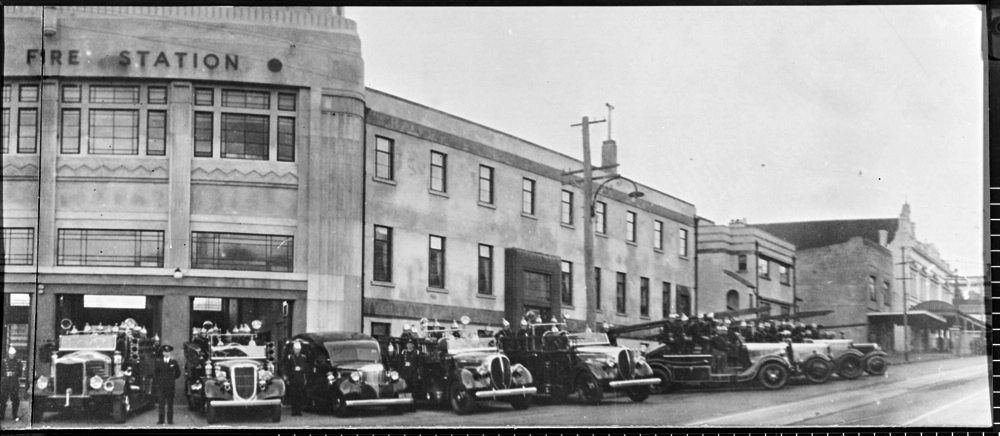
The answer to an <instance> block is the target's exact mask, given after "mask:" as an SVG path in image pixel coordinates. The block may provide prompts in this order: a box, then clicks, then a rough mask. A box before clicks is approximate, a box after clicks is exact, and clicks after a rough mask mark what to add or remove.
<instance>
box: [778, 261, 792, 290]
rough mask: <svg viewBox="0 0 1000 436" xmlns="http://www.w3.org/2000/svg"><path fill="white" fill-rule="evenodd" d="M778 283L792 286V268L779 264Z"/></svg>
mask: <svg viewBox="0 0 1000 436" xmlns="http://www.w3.org/2000/svg"><path fill="white" fill-rule="evenodd" d="M778 283H781V284H783V285H790V284H792V268H791V267H788V266H786V265H783V264H780V263H779V264H778Z"/></svg>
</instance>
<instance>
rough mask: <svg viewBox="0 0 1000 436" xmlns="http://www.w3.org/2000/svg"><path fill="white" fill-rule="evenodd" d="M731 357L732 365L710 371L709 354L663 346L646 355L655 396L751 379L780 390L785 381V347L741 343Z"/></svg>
mask: <svg viewBox="0 0 1000 436" xmlns="http://www.w3.org/2000/svg"><path fill="white" fill-rule="evenodd" d="M735 357H736V359H734V361H735V362H736V363H737V364H736V365H732V366H728V365H727V367H726V368H725V369H724V370H723V371H722V372H713V371H712V355H711V354H700V353H699V354H676V353H674V352H672V351H671V350H670V348H669V347H667V346H666V345H659V346H656V347H653V348H651V349H650V350H649V351H647V352H646V361H647V362H649V366H650V367H651V368H652V369H653V374H654V376H655V377H656V378H658V379H659V380H660V383H659V385H658V386H657V388H656V392H657V393H665V392H669V391H670V390H671V389H673V388H674V387H676V386H677V385H692V384H694V385H712V384H736V383H744V382H752V381H755V380H756V381H757V382H759V383H760V384H761V385H762V386H764V387H765V388H767V389H781V388H782V387H784V386H785V383H787V382H788V377H789V372H790V371H791V368H792V364H791V363H790V362H789V360H788V344H785V343H745V344H743V345H741V346H740V350H739V352H738V353H737V355H736V356H735Z"/></svg>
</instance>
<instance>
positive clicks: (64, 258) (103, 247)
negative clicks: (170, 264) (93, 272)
mask: <svg viewBox="0 0 1000 436" xmlns="http://www.w3.org/2000/svg"><path fill="white" fill-rule="evenodd" d="M56 265H59V266H118V267H149V268H162V267H163V231H159V230H98V229H59V232H58V244H57V253H56Z"/></svg>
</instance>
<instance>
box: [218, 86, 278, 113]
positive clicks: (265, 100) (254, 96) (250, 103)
mask: <svg viewBox="0 0 1000 436" xmlns="http://www.w3.org/2000/svg"><path fill="white" fill-rule="evenodd" d="M222 106H223V107H235V108H244V109H270V108H271V93H269V92H262V91H240V90H233V89H223V90H222Z"/></svg>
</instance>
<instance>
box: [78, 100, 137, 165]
mask: <svg viewBox="0 0 1000 436" xmlns="http://www.w3.org/2000/svg"><path fill="white" fill-rule="evenodd" d="M91 90H93V87H91ZM89 128H90V146H89V149H88V152H89V153H90V154H126V155H128V154H132V155H135V154H139V111H136V110H125V109H91V110H90V126H89Z"/></svg>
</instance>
